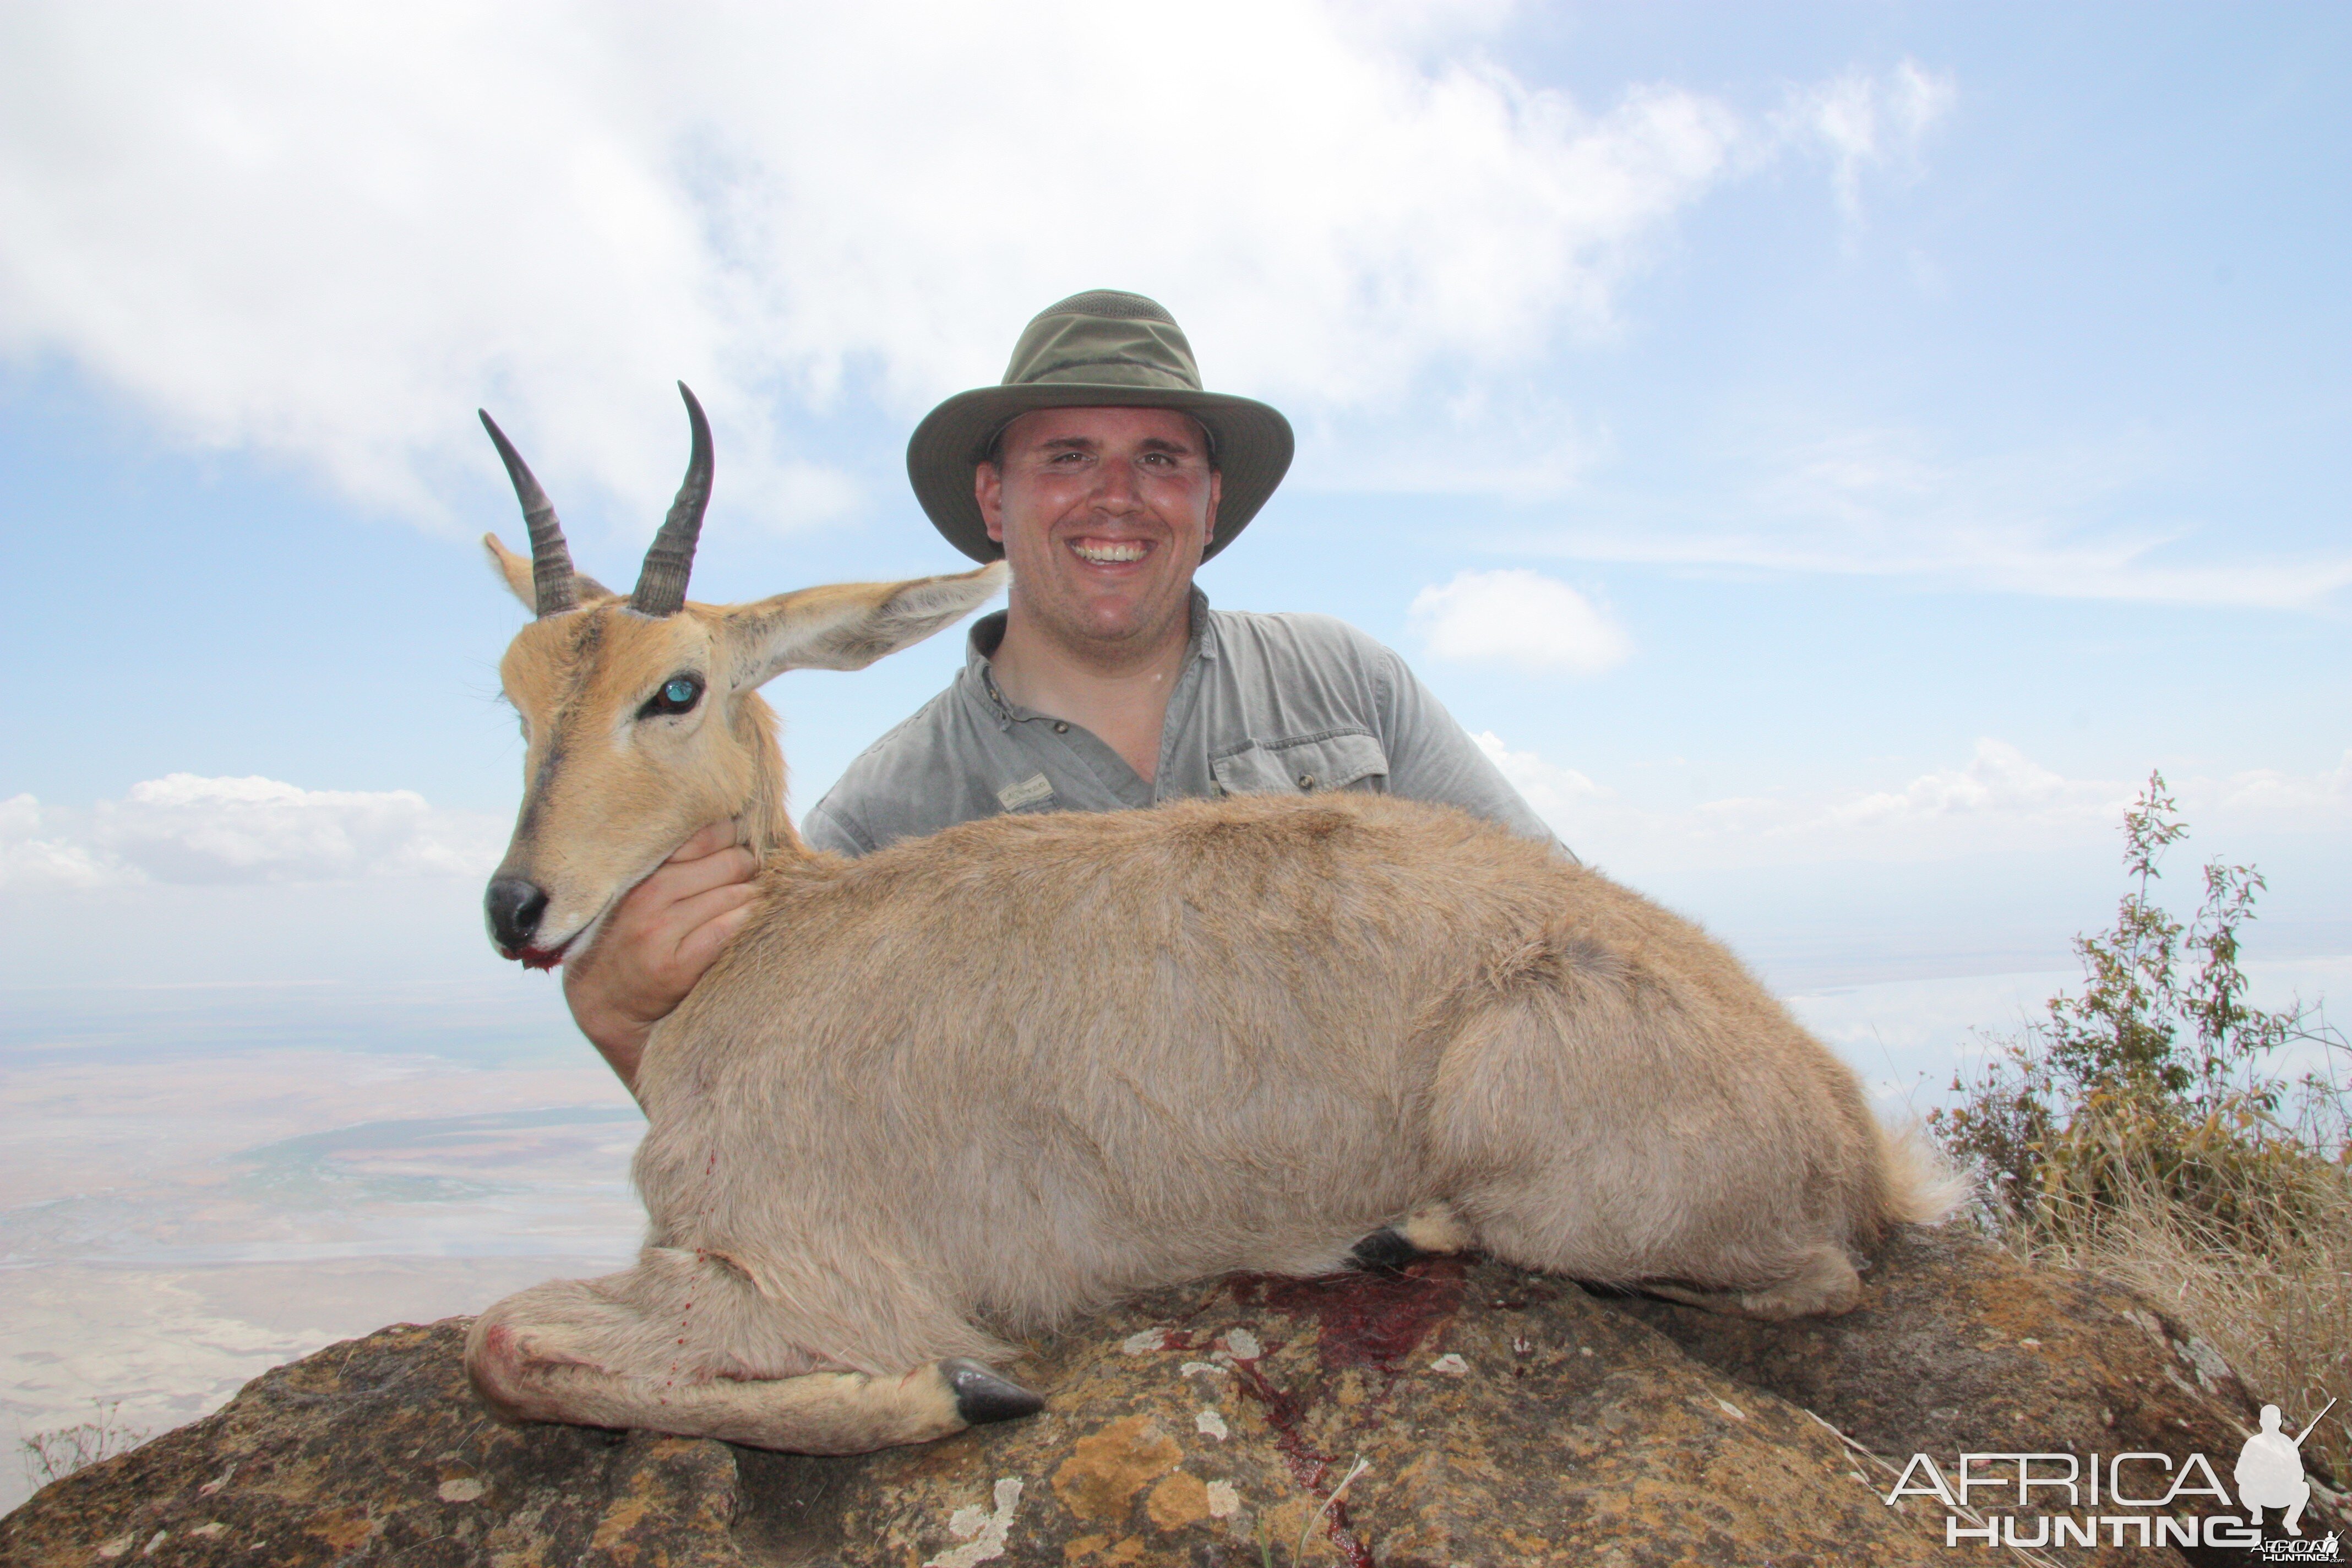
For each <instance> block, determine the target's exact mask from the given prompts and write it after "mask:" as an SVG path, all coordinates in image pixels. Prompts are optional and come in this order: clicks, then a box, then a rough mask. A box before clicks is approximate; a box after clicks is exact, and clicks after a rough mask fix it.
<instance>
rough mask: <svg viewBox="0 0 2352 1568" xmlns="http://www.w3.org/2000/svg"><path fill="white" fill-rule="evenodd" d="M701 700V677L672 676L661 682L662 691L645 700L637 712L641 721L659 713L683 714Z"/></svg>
mask: <svg viewBox="0 0 2352 1568" xmlns="http://www.w3.org/2000/svg"><path fill="white" fill-rule="evenodd" d="M701 700H702V677H700V676H698V675H673V676H671V677H670V678H669V679H667V680H665V681H663V682H662V689H660V690H659V691H656V692H655V693H654V694H653V695H652V696H651V697H649V698H647V699H646V705H645V706H644V707H643V708H641V709H639V710H637V716H638V717H639V718H641V719H643V718H650V717H652V716H654V715H656V714H659V713H683V712H685V711H686V710H688V709H689V708H691V707H693V706H694V705H695V704H696V703H697V702H699V701H701Z"/></svg>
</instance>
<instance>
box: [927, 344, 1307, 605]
mask: <svg viewBox="0 0 2352 1568" xmlns="http://www.w3.org/2000/svg"><path fill="white" fill-rule="evenodd" d="M1040 408H1173V409H1177V410H1180V411H1181V412H1182V413H1186V414H1190V415H1192V416H1193V417H1194V418H1196V419H1198V420H1199V421H1200V422H1201V423H1202V425H1205V426H1208V429H1209V434H1210V435H1211V436H1212V437H1214V439H1215V441H1216V444H1217V471H1218V472H1219V473H1220V474H1222V475H1223V487H1222V490H1221V494H1220V499H1219V500H1218V502H1217V534H1216V537H1215V538H1213V539H1212V540H1210V541H1209V546H1208V548H1207V549H1206V550H1203V551H1202V552H1201V559H1202V560H1203V561H1206V560H1208V559H1209V558H1210V557H1211V556H1213V555H1215V554H1216V553H1217V552H1219V551H1221V550H1223V548H1224V547H1225V546H1226V545H1228V544H1231V543H1232V542H1234V536H1235V535H1236V534H1238V533H1240V532H1241V531H1242V530H1243V529H1244V528H1245V527H1247V526H1248V524H1249V521H1250V519H1251V518H1253V517H1255V516H1256V515H1257V512H1258V509H1259V508H1260V507H1263V506H1264V505H1265V503H1266V500H1267V499H1268V498H1269V497H1271V496H1272V495H1273V494H1274V490H1275V487H1276V486H1277V485H1279V484H1280V483H1282V476H1283V475H1284V474H1286V473H1287V472H1288V471H1289V469H1290V457H1291V453H1292V451H1293V449H1294V447H1295V445H1296V443H1295V441H1294V439H1293V437H1292V436H1291V433H1290V421H1289V420H1287V419H1285V418H1284V417H1283V416H1281V415H1280V414H1279V413H1277V412H1276V411H1275V410H1274V409H1272V408H1269V407H1267V406H1266V405H1265V404H1263V403H1259V402H1256V401H1255V400H1253V399H1251V398H1247V397H1234V396H1230V395H1226V394H1224V393H1218V392H1192V391H1188V390H1186V389H1183V388H1181V387H1161V386H1117V385H1108V384H1098V383H1083V382H1030V383H1027V384H1022V385H1016V386H983V387H978V388H975V389H974V390H972V391H971V392H960V393H958V394H956V395H954V396H953V397H950V398H949V399H948V400H947V401H946V402H945V403H942V404H940V405H939V406H938V407H937V408H934V409H932V410H931V412H930V413H929V416H926V417H925V418H924V420H923V422H922V423H921V424H920V425H918V426H915V434H914V435H913V436H912V437H910V438H909V439H908V442H907V478H908V479H909V480H910V481H911V482H912V483H913V484H914V487H915V499H916V500H919V501H920V502H921V503H922V507H923V512H924V515H926V516H927V517H929V519H930V520H931V526H932V527H934V528H936V529H938V530H939V531H940V534H941V536H942V537H944V538H945V539H946V540H947V542H949V543H950V544H952V545H954V546H955V547H956V548H957V549H958V550H961V551H962V552H964V553H965V554H966V555H969V556H971V558H972V559H973V560H974V561H1001V560H1003V558H1004V547H1003V545H1001V544H999V543H997V542H996V541H994V540H992V539H991V538H989V537H988V522H987V520H986V519H984V518H982V516H981V515H980V501H979V499H978V498H977V497H976V496H974V495H973V493H972V479H971V471H972V469H973V468H975V467H977V466H978V465H979V464H980V463H982V461H984V460H986V458H987V456H988V446H989V443H990V442H991V441H993V440H994V439H995V438H996V434H997V432H998V431H1000V430H1002V429H1003V428H1004V426H1006V425H1007V424H1009V423H1011V422H1012V421H1013V420H1014V419H1017V418H1019V417H1020V416H1022V415H1024V414H1029V413H1034V411H1035V410H1037V409H1040Z"/></svg>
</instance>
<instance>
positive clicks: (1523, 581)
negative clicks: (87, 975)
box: [1411, 570, 1633, 675]
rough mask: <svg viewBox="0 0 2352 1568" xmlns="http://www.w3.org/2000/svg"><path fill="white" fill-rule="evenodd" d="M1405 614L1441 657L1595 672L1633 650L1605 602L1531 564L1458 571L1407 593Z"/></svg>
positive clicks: (1615, 662) (1587, 672)
mask: <svg viewBox="0 0 2352 1568" xmlns="http://www.w3.org/2000/svg"><path fill="white" fill-rule="evenodd" d="M1411 616H1412V624H1413V626H1414V629H1416V630H1417V631H1419V632H1420V634H1421V635H1422V637H1423V638H1424V639H1425V640H1426V641H1427V643H1428V646H1429V651H1430V652H1431V653H1433V654H1434V655H1436V656H1437V657H1438V658H1462V659H1497V660H1501V661H1504V662H1507V663H1510V664H1516V665H1519V666H1521V667H1523V668H1529V669H1564V670H1567V671H1569V672H1570V673H1571V674H1576V675H1597V674H1599V673H1601V671H1602V670H1605V669H1610V668H1614V667H1615V666H1617V665H1620V664H1622V663H1623V662H1624V661H1625V658H1626V657H1627V655H1629V654H1631V653H1632V652H1633V643H1632V641H1631V640H1630V639H1629V638H1628V637H1626V635H1625V632H1624V628H1622V626H1618V624H1617V623H1616V621H1615V620H1614V619H1613V618H1612V617H1611V616H1610V615H1609V614H1608V613H1607V612H1606V611H1605V610H1602V609H1601V608H1600V607H1599V606H1597V605H1594V604H1593V603H1592V602H1591V600H1590V599H1587V598H1586V597H1585V596H1584V595H1581V594H1580V593H1578V592H1577V591H1576V590H1575V589H1573V588H1571V587H1570V586H1569V585H1568V584H1565V583H1562V582H1559V581H1557V580H1556V579H1554V578H1550V577H1546V576H1544V575H1543V574H1540V573H1537V572H1528V571H1521V570H1506V571H1499V572H1462V573H1457V574H1455V575H1454V580H1453V581H1452V582H1450V583H1448V584H1445V585H1444V586H1443V587H1439V586H1436V585H1434V584H1433V585H1432V586H1430V587H1426V588H1423V590H1422V591H1421V592H1420V593H1419V594H1416V595H1413V601H1412V612H1411Z"/></svg>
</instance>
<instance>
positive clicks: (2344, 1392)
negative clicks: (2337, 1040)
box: [2005, 1159, 2352, 1489]
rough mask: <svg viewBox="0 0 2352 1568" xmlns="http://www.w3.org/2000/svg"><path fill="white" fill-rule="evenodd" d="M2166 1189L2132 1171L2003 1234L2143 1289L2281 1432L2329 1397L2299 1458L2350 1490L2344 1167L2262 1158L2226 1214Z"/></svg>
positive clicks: (2168, 1185)
mask: <svg viewBox="0 0 2352 1568" xmlns="http://www.w3.org/2000/svg"><path fill="white" fill-rule="evenodd" d="M2178 1194H2179V1186H2178V1184H2177V1182H2165V1181H2162V1180H2159V1179H2156V1178H2155V1177H2154V1176H2152V1175H2150V1174H2149V1173H2146V1172H2144V1171H2143V1172H2141V1173H2138V1174H2137V1177H2136V1178H2131V1179H2126V1180H2125V1181H2124V1182H2122V1183H2120V1184H2118V1186H2117V1189H2116V1190H2115V1191H2114V1192H2113V1194H2112V1201H2111V1202H2110V1203H2107V1204H2104V1205H2100V1206H2097V1207H2079V1208H2074V1209H2073V1210H2071V1211H2066V1210H2058V1211H2052V1210H2044V1211H2043V1212H2042V1214H2040V1215H2037V1216H2036V1217H2035V1218H2034V1219H2033V1220H2032V1221H2012V1222H2011V1223H2010V1224H2009V1225H2008V1226H2007V1227H2006V1235H2005V1239H2006V1241H2007V1242H2008V1244H2009V1246H2010V1247H2011V1249H2012V1250H2014V1251H2016V1252H2017V1253H2018V1254H2019V1255H2020V1256H2021V1257H2023V1258H2026V1259H2028V1260H2029V1261H2032V1262H2035V1263H2040V1264H2045V1265H2051V1264H2054V1265H2060V1266H2076V1267H2082V1268H2095V1269H2097V1270H2099V1271H2100V1272H2102V1273H2105V1274H2107V1275H2110V1276H2112V1277H2114V1278H2116V1279H2121V1280H2123V1281H2124V1282H2125V1283H2126V1284H2129V1285H2132V1286H2135V1287H2137V1289H2141V1290H2144V1291H2146V1292H2147V1294H2148V1295H2149V1296H2150V1297H2152V1298H2154V1299H2155V1300H2157V1301H2158V1302H2160V1303H2162V1304H2163V1306H2164V1307H2165V1308H2166V1310H2168V1311H2170V1312H2171V1313H2172V1314H2173V1315H2174V1316H2175V1317H2176V1318H2178V1319H2179V1321H2182V1322H2184V1323H2186V1324H2187V1325H2189V1328H2191V1329H2192V1330H2194V1331H2196V1333H2198V1334H2199V1335H2200V1337H2202V1338H2203V1339H2205V1340H2206V1341H2207V1342H2210V1344H2212V1346H2213V1347H2214V1348H2215V1349H2216V1350H2218V1351H2220V1352H2221V1356H2222V1358H2223V1359H2224V1360H2226V1361H2227V1362H2228V1363H2230V1365H2231V1369H2232V1370H2234V1371H2235V1372H2236V1373H2238V1375H2239V1376H2240V1377H2241V1378H2242V1379H2243V1380H2244V1381H2245V1384H2246V1388H2247V1391H2248V1392H2249V1393H2251V1394H2253V1396H2254V1397H2255V1398H2256V1399H2257V1400H2259V1401H2261V1402H2263V1403H2265V1404H2270V1405H2277V1406H2278V1407H2279V1411H2280V1414H2281V1415H2282V1416H2283V1417H2284V1425H2285V1426H2287V1428H2288V1429H2289V1430H2290V1431H2295V1430H2300V1429H2301V1428H2302V1426H2304V1425H2305V1423H2307V1422H2309V1421H2310V1420H2311V1419H2312V1418H2313V1417H2314V1416H2315V1415H2318V1414H2319V1412H2320V1410H2321V1408H2322V1407H2323V1406H2324V1405H2326V1403H2327V1402H2328V1400H2329V1399H2331V1398H2333V1399H2336V1401H2337V1404H2336V1408H2335V1410H2333V1411H2332V1412H2330V1413H2329V1414H2328V1415H2327V1417H2326V1419H2325V1420H2324V1421H2322V1422H2321V1423H2320V1425H2319V1426H2318V1427H2317V1428H2316V1429H2315V1431H2313V1433H2312V1434H2311V1436H2310V1437H2309V1439H2308V1440H2307V1441H2306V1442H2305V1445H2304V1456H2305V1465H2306V1467H2307V1468H2310V1469H2312V1470H2313V1471H2315V1472H2318V1471H2323V1470H2324V1471H2325V1472H2326V1477H2327V1478H2328V1479H2329V1480H2330V1482H2331V1483H2332V1484H2333V1485H2334V1486H2336V1488H2338V1489H2341V1488H2343V1487H2345V1486H2347V1484H2352V1169H2347V1167H2346V1166H2345V1165H2344V1164H2342V1163H2336V1162H2333V1161H2327V1160H2320V1159H2312V1160H2309V1161H2306V1162H2304V1163H2300V1165H2299V1168H2297V1169H2296V1170H2294V1171H2293V1172H2292V1173H2284V1172H2282V1171H2281V1170H2280V1168H2279V1167H2278V1166H2277V1165H2275V1164H2273V1165H2271V1166H2269V1167H2268V1168H2267V1169H2266V1170H2265V1172H2264V1174H2263V1179H2262V1180H2261V1182H2260V1184H2257V1183H2256V1182H2255V1181H2254V1180H2253V1179H2251V1178H2249V1179H2246V1180H2244V1181H2243V1182H2242V1184H2240V1185H2239V1186H2238V1189H2237V1190H2236V1191H2235V1192H2233V1193H2232V1194H2230V1196H2231V1202H2229V1203H2227V1204H2224V1205H2219V1206H2221V1208H2222V1209H2223V1211H2224V1212H2226V1213H2230V1214H2231V1215H2233V1222H2223V1221H2219V1220H2217V1219H2216V1218H2215V1217H2214V1214H2213V1207H2212V1206H2209V1205H2208V1204H2205V1203H2199V1204H2189V1203H2184V1202H2182V1201H2181V1200H2180V1198H2179V1195H2178ZM2205 1195H2206V1196H2208V1197H2209V1198H2210V1194H2205ZM2248 1221H2252V1224H2251V1225H2249V1224H2248V1223H2247V1222H2248ZM2250 1230H2251V1231H2252V1237H2250V1235H2249V1231H2250ZM2254 1237H2259V1240H2257V1239H2254Z"/></svg>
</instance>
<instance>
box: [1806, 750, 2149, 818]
mask: <svg viewBox="0 0 2352 1568" xmlns="http://www.w3.org/2000/svg"><path fill="white" fill-rule="evenodd" d="M2117 791H2118V786H2117V785H2116V784H2105V783H2088V782H2084V781H2081V780H2069V779H2063V778H2061V777H2059V776H2058V775H2057V774H2056V773H2052V772H2051V771H2050V770H2049V769H2047V768H2045V767H2043V766H2042V765H2041V764H2040V763H2036V762H2034V761H2033V760H2032V758H2030V757H2028V756H2027V755H2026V754H2025V753H2024V752H2021V751H2019V750H2018V749H2017V748H2016V747H2015V746H2012V745H2011V744H2010V743H2009V742H2006V741H1995V740H1991V739H1985V740H1979V742H1977V750H1976V755H1975V756H1974V757H1972V758H1970V759H1969V764H1968V766H1966V767H1964V768H1947V769H1943V770H1941V771H1939V772H1937V773H1922V774H1920V775H1919V776H1918V777H1917V778H1915V779H1913V780H1912V781H1911V782H1910V783H1909V784H1906V785H1904V786H1903V787H1902V788H1901V789H1899V790H1893V791H1887V790H1879V791H1873V792H1871V793H1868V794H1863V795H1851V796H1848V797H1847V798H1845V799H1843V800H1840V801H1838V802H1836V803H1835V804H1833V805H1831V806H1830V807H1829V816H1830V819H1831V820H1832V821H1834V822H1839V823H1850V824H1853V825H1855V826H1872V827H1878V826H1897V825H1900V824H1904V823H1909V822H1918V821H1922V820H1925V819H1927V818H1933V817H1947V816H1991V815H1995V814H2000V813H2011V814H2015V815H2020V816H2033V817H2038V818H2041V819H2042V820H2051V819H2055V818H2060V817H2069V816H2071V817H2078V818H2086V819H2093V820H2097V821H2111V820H2113V819H2114V818H2115V817H2116V816H2117V815H2118V814H2119V813H2120V812H2121V811H2122V810H2123V808H2124V806H2125V805H2126V804H2127V803H2128V802H2129V801H2130V799H2131V795H2132V789H2131V787H2128V786H2126V787H2123V788H2122V790H2121V793H2120V794H2119V793H2117Z"/></svg>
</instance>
